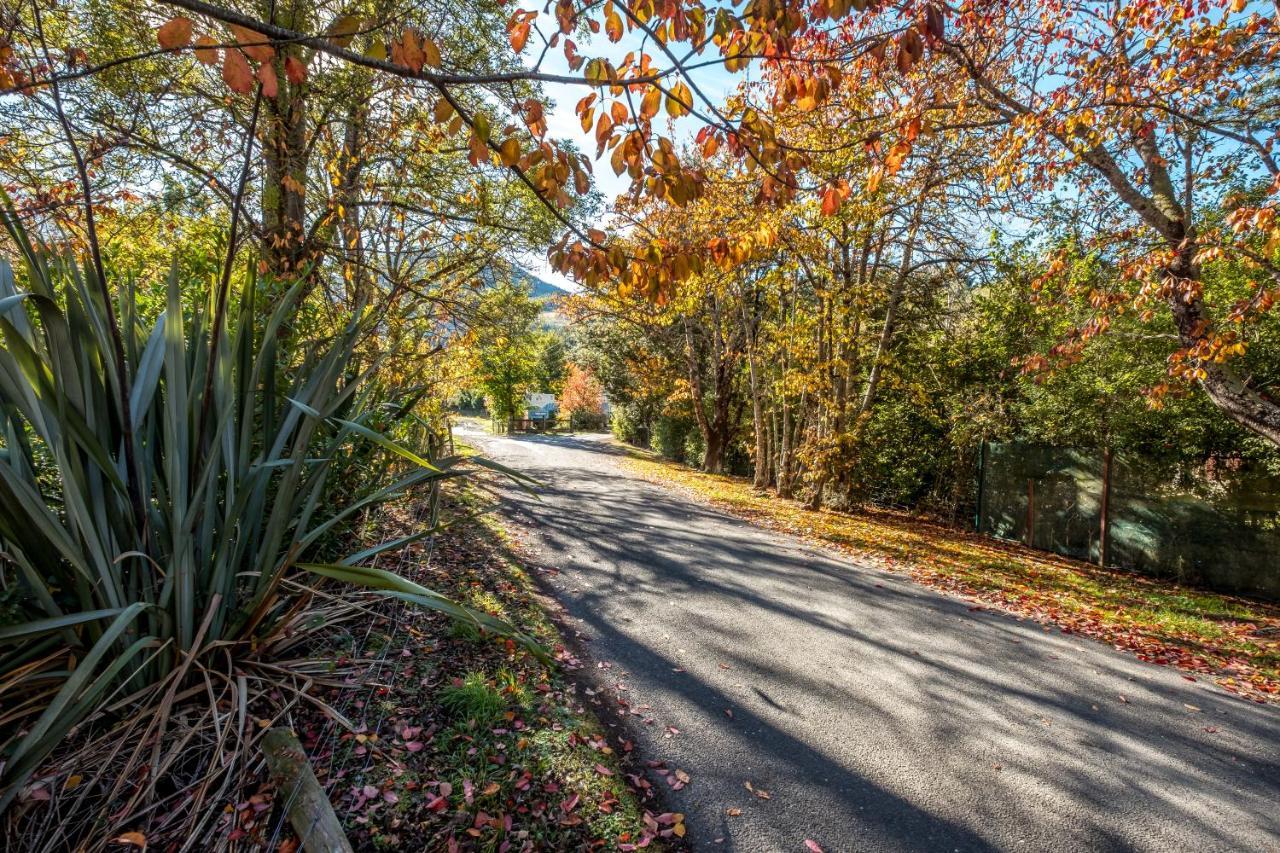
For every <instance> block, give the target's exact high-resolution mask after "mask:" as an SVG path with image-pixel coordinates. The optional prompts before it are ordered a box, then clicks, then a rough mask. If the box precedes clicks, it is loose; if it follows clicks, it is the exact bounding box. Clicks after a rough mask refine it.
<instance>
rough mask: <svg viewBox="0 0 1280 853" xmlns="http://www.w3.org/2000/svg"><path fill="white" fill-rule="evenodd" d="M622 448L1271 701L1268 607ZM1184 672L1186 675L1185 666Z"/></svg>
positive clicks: (998, 599)
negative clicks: (818, 500)
mask: <svg viewBox="0 0 1280 853" xmlns="http://www.w3.org/2000/svg"><path fill="white" fill-rule="evenodd" d="M631 450H632V451H633V452H632V453H631V454H630V456H629V458H628V459H627V460H625V461H624V462H623V464H624V465H625V466H626V467H627V468H629V469H630V470H631V471H632V472H633V473H635V474H637V475H638V476H640V477H641V478H643V479H645V480H648V481H650V482H653V483H658V484H660V485H665V486H672V487H676V488H677V489H679V490H681V491H683V492H685V493H686V494H689V495H692V496H694V497H696V498H699V499H702V500H704V501H708V502H710V503H711V504H713V505H715V506H717V507H719V508H721V509H724V510H727V511H729V512H731V513H733V514H734V515H737V516H739V517H741V518H744V519H746V520H748V521H751V522H753V523H756V524H759V525H761V526H764V527H769V528H773V529H775V530H779V531H782V532H784V533H789V534H792V535H796V536H799V537H801V538H803V539H807V540H809V541H813V542H817V543H820V544H822V545H827V546H831V547H834V548H836V549H838V550H840V551H842V552H844V553H846V554H851V555H853V556H856V557H858V558H859V559H860V560H862V561H871V562H873V563H874V564H876V565H878V566H880V567H882V568H885V569H888V570H892V571H903V572H907V573H908V574H909V575H910V576H911V577H912V579H914V580H915V581H917V582H918V583H921V584H925V585H927V586H931V587H935V588H938V589H943V590H946V591H948V592H952V593H957V594H959V595H962V596H965V597H968V598H971V599H974V600H976V601H979V602H981V603H982V604H985V605H989V606H991V607H994V608H998V609H1000V610H1004V611H1007V612H1010V613H1014V614H1017V615H1018V616H1023V617H1027V618H1030V619H1034V620H1036V621H1038V622H1041V623H1043V624H1048V625H1055V626H1057V627H1058V628H1061V629H1062V630H1063V631H1066V632H1068V633H1074V634H1082V635H1084V636H1088V637H1093V638H1095V639H1097V640H1101V641H1103V642H1105V643H1108V644H1110V645H1112V646H1115V647H1116V648H1117V649H1120V650H1122V651H1127V652H1131V653H1133V654H1135V655H1136V656H1137V657H1139V658H1140V659H1142V660H1146V661H1150V662H1153V663H1159V664H1165V665H1169V666H1175V667H1177V668H1179V669H1182V670H1184V671H1187V672H1195V673H1200V674H1203V675H1205V676H1208V677H1210V678H1212V679H1213V680H1214V681H1215V682H1217V683H1218V684H1219V685H1220V686H1221V687H1223V688H1224V689H1226V690H1228V691H1230V692H1232V693H1236V694H1239V695H1241V696H1243V697H1246V698H1249V699H1252V700H1254V701H1258V702H1267V701H1272V702H1275V701H1280V607H1277V606H1275V605H1268V604H1263V603H1260V602H1257V601H1251V600H1248V599H1243V598H1238V597H1234V596H1228V595H1220V594H1217V593H1212V592H1206V591H1203V590H1198V589H1193V588H1190V587H1186V586H1181V585H1179V584H1176V583H1172V582H1169V581H1165V580H1160V579H1155V578H1149V577H1145V576H1142V575H1137V574H1132V573H1127V572H1122V571H1115V570H1111V569H1102V568H1099V567H1097V566H1094V565H1091V564H1089V563H1084V562H1080V561H1077V560H1070V559H1067V558H1064V557H1058V556H1056V555H1053V554H1048V553H1045V552H1042V551H1035V550H1032V549H1029V548H1024V547H1022V546H1019V545H1016V544H1013V543H1005V542H1000V541H998V540H994V539H990V538H988V537H985V536H979V535H977V534H974V533H969V532H965V531H960V530H956V529H954V528H951V527H947V526H944V525H940V524H935V523H932V522H929V521H926V520H922V519H920V518H916V517H914V516H911V515H908V514H906V513H901V512H893V511H888V510H875V509H868V510H863V511H859V512H856V513H850V512H838V511H833V510H826V509H824V510H820V511H817V512H814V511H811V510H808V509H806V508H805V507H804V506H803V505H802V504H801V503H799V502H798V501H793V500H786V499H781V498H778V497H776V496H774V495H773V494H770V493H765V492H760V491H757V490H755V489H753V488H752V485H751V483H750V481H748V480H746V479H744V478H741V477H731V476H722V475H712V474H704V473H702V472H699V471H695V470H692V469H690V468H688V467H686V466H684V465H681V464H679V463H676V462H671V461H668V460H665V459H661V458H659V457H656V456H653V455H652V454H647V453H645V452H643V451H640V450H635V449H634V448H631ZM1186 677H1187V678H1191V679H1192V680H1194V677H1193V676H1186Z"/></svg>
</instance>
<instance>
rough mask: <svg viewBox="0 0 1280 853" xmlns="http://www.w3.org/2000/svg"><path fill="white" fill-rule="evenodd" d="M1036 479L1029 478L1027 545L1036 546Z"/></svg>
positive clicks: (1029, 546)
mask: <svg viewBox="0 0 1280 853" xmlns="http://www.w3.org/2000/svg"><path fill="white" fill-rule="evenodd" d="M1035 525H1036V481H1035V480H1033V479H1031V478H1030V477H1028V478H1027V547H1028V548H1034V547H1035V538H1036V534H1035Z"/></svg>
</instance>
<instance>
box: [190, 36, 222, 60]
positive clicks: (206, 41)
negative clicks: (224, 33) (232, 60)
mask: <svg viewBox="0 0 1280 853" xmlns="http://www.w3.org/2000/svg"><path fill="white" fill-rule="evenodd" d="M217 44H218V41H217V39H215V38H214V37H213V36H200V37H199V38H198V39H196V48H195V53H196V61H197V62H199V63H200V64H202V65H217V64H218V60H219V58H220V57H219V54H220V53H221V51H220V50H218V48H217V46H216V45H217Z"/></svg>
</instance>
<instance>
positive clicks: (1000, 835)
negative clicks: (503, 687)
mask: <svg viewBox="0 0 1280 853" xmlns="http://www.w3.org/2000/svg"><path fill="white" fill-rule="evenodd" d="M467 439H468V440H470V441H473V442H474V443H477V444H480V445H481V446H483V447H484V448H485V450H486V452H487V453H488V454H489V455H491V456H492V457H494V458H496V459H498V460H500V461H502V462H505V463H508V464H511V465H514V466H517V467H519V468H520V469H522V470H524V471H527V472H529V473H532V474H534V475H536V476H538V477H540V478H542V480H543V481H544V482H546V483H547V484H548V487H549V488H548V491H547V493H546V494H545V496H544V499H543V500H542V501H541V502H538V501H534V500H532V499H530V498H527V497H518V496H515V497H513V498H512V499H511V500H510V502H509V503H508V505H507V507H506V511H507V512H508V513H509V515H510V516H511V517H512V518H513V520H515V521H517V522H519V523H521V524H524V525H528V526H529V528H530V529H531V531H532V532H531V534H530V536H529V537H528V541H529V544H531V545H533V546H534V547H536V548H538V549H539V551H540V552H541V553H540V556H541V558H542V561H543V563H544V564H545V565H548V566H552V567H555V568H557V569H559V570H560V572H559V573H558V574H552V575H550V583H551V584H552V586H553V588H554V591H555V593H556V595H557V597H558V598H559V600H560V603H561V604H562V605H563V606H564V608H565V609H566V611H567V614H568V616H570V617H571V623H572V624H574V625H576V626H578V628H579V630H580V631H581V632H582V634H583V635H585V636H586V637H588V638H590V640H591V642H589V643H588V644H587V646H586V648H587V650H588V654H589V655H590V656H591V658H592V659H593V660H592V663H593V664H595V665H593V666H591V667H589V669H590V670H591V671H592V672H593V673H594V674H595V675H596V676H598V677H599V678H600V680H601V683H602V684H615V683H618V682H620V683H622V684H624V685H625V688H626V691H625V693H624V694H623V695H624V696H625V697H626V698H627V700H628V701H629V702H630V703H631V705H632V707H641V708H643V706H649V707H648V708H647V709H645V710H644V711H643V713H644V714H646V715H648V716H650V717H651V718H652V719H653V721H654V722H653V723H652V724H649V725H646V724H644V723H643V722H641V718H640V717H633V718H632V719H633V720H634V721H635V725H634V726H633V729H634V731H635V737H636V742H637V744H638V748H639V749H640V750H642V752H643V754H644V755H645V756H647V757H652V758H657V759H662V760H665V761H667V762H668V763H669V764H670V765H671V766H674V767H679V768H682V769H684V770H685V771H687V772H688V773H689V775H690V776H691V777H692V781H691V783H690V784H689V786H688V787H686V788H684V789H683V790H681V791H679V792H673V793H670V794H669V802H670V805H671V807H672V808H673V809H675V810H678V811H682V812H684V813H685V814H686V816H687V818H686V824H687V827H688V830H689V840H690V841H692V843H693V845H694V847H695V849H698V850H741V851H751V853H756V851H772V850H795V851H803V850H804V849H805V848H804V840H805V839H806V838H812V839H814V840H815V841H817V842H818V843H819V844H821V845H822V847H823V848H824V849H825V850H826V851H828V853H831V851H844V850H850V851H852V850H875V851H880V850H885V851H894V850H923V851H949V850H964V851H970V850H1027V851H1032V850H1036V851H1038V850H1064V851H1067V850H1070V851H1076V850H1161V851H1165V850H1187V851H1197V853H1199V851H1211V850H1224V851H1226V850H1232V851H1236V850H1250V851H1254V850H1272V851H1275V850H1280V708H1276V707H1271V706H1259V705H1255V704H1252V703H1249V702H1245V701H1243V700H1240V699H1237V698H1234V697H1231V696H1229V695H1227V694H1226V693H1224V692H1222V691H1220V690H1218V689H1217V688H1214V687H1211V686H1209V685H1207V684H1205V683H1204V682H1195V683H1192V682H1190V681H1187V680H1185V679H1184V678H1183V677H1182V675H1181V674H1180V673H1179V672H1178V671H1176V670H1173V669H1167V668H1163V667H1157V666H1153V665H1149V664H1144V663H1142V662H1140V661H1137V660H1135V659H1134V658H1132V657H1130V656H1128V655H1125V654H1121V653H1119V652H1116V651H1114V650H1113V649H1111V648H1109V647H1107V646H1103V645H1100V644H1097V643H1094V642H1092V641H1089V640H1084V639H1081V638H1078V637H1071V636H1067V635H1063V634H1060V633H1058V632H1056V631H1054V632H1047V631H1045V630H1044V629H1043V628H1042V627H1040V626H1038V625H1035V624H1033V623H1030V622H1022V621H1018V620H1016V619H1014V618H1012V617H1008V616H1004V615H1001V614H997V613H991V612H987V611H976V612H975V611H971V610H969V605H967V604H966V603H965V602H964V601H962V600H960V599H956V598H951V597H947V596H945V595H943V594H940V593H938V592H935V591H933V590H930V589H927V588H924V587H921V586H917V585H915V584H912V583H911V582H910V581H908V580H905V579H903V578H900V577H897V576H895V575H893V574H891V573H887V572H883V571H880V570H877V569H874V568H868V567H864V566H859V565H858V564H857V563H855V562H852V561H850V560H848V559H845V558H842V557H838V556H835V555H831V554H827V553H824V552H822V551H820V550H818V549H815V548H813V547H811V546H808V545H805V544H804V543H801V542H799V541H798V540H793V539H790V538H787V537H785V536H782V535H779V534H775V533H772V532H769V531H765V530H761V529H758V528H755V527H752V526H750V525H748V524H746V523H744V522H741V521H739V520H736V519H734V518H732V517H729V516H726V515H724V514H722V513H720V512H717V511H715V510H713V509H710V508H707V507H705V506H702V505H700V504H698V503H695V502H693V501H691V500H689V499H687V498H685V497H682V496H680V495H677V494H676V493H674V492H670V491H668V490H666V489H663V488H661V487H657V486H653V485H650V484H648V483H645V482H643V481H640V480H638V479H636V478H634V477H631V476H629V475H628V474H627V473H626V472H625V471H624V470H623V469H621V468H620V467H619V466H618V464H617V462H618V456H617V451H616V449H615V448H614V447H612V446H611V444H610V443H609V440H608V439H607V438H606V437H604V436H577V437H556V438H550V437H528V438H488V437H485V438H481V437H479V436H468V437H467ZM601 663H604V664H608V668H601V667H600V666H599V664H601ZM1122 696H1123V697H1124V698H1125V699H1126V700H1127V702H1126V701H1122V699H1121V697H1122ZM1187 706H1193V708H1198V709H1200V710H1199V711H1195V710H1192V709H1190V708H1188V707H1187ZM726 709H730V710H731V711H732V714H733V716H732V718H730V717H729V716H728V715H727V714H726ZM668 726H673V727H675V728H676V729H678V730H679V734H675V735H672V736H669V737H668V736H667V735H668V734H669V732H668V730H667V727H668ZM747 781H750V782H751V783H752V785H753V786H755V787H756V788H757V789H763V790H766V791H768V792H769V794H770V798H769V799H768V800H763V799H759V798H757V797H755V796H753V795H752V794H751V793H750V792H749V791H747V790H746V788H745V786H744V783H745V782H747ZM729 809H741V810H742V814H741V815H740V816H729V815H728V814H727V810H729Z"/></svg>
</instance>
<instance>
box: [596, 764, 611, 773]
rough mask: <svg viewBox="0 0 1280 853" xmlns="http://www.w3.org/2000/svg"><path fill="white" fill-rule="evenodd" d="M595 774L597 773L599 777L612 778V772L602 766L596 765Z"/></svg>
mask: <svg viewBox="0 0 1280 853" xmlns="http://www.w3.org/2000/svg"><path fill="white" fill-rule="evenodd" d="M596 772H597V773H599V774H600V775H601V776H612V775H613V771H612V770H610V769H609V768H608V767H605V766H604V765H603V764H597V765H596Z"/></svg>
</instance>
